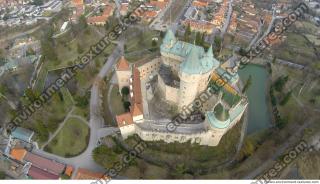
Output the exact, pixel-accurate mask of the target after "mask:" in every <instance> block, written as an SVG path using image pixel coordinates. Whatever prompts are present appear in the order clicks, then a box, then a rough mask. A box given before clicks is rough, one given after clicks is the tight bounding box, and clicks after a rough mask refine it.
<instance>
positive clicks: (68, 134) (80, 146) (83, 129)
mask: <svg viewBox="0 0 320 184" xmlns="http://www.w3.org/2000/svg"><path fill="white" fill-rule="evenodd" d="M89 134H90V132H89V127H88V126H87V125H86V124H85V123H84V122H80V120H78V119H75V118H70V119H68V121H67V122H66V124H65V125H64V127H63V128H62V129H61V131H60V132H59V133H58V135H57V136H56V137H55V138H54V139H53V140H52V141H51V142H50V143H49V145H48V146H47V147H45V150H47V151H49V152H51V153H53V154H56V155H60V156H63V157H72V156H76V155H79V154H80V153H82V152H83V151H84V150H85V149H86V147H87V143H88V141H89ZM66 148H67V149H66Z"/></svg>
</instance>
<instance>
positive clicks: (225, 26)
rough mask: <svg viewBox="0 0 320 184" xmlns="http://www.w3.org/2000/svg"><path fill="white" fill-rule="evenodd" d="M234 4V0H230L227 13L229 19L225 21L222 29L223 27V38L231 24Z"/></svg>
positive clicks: (221, 35)
mask: <svg viewBox="0 0 320 184" xmlns="http://www.w3.org/2000/svg"><path fill="white" fill-rule="evenodd" d="M232 4H233V0H230V1H229V8H228V15H227V20H226V21H225V23H224V25H223V27H222V29H221V34H220V37H221V38H223V36H224V34H225V33H226V32H227V29H228V27H229V24H230V20H231V17H232Z"/></svg>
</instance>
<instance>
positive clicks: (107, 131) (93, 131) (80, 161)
mask: <svg viewBox="0 0 320 184" xmlns="http://www.w3.org/2000/svg"><path fill="white" fill-rule="evenodd" d="M123 43H124V42H123V41H119V45H118V46H117V47H116V48H115V49H114V51H113V52H112V53H111V55H110V56H109V58H108V60H107V61H106V63H105V65H104V66H103V67H102V69H101V71H100V72H99V74H98V76H97V78H96V80H95V82H94V84H93V85H92V88H91V97H90V120H89V127H90V139H89V143H88V146H87V148H86V150H85V151H84V152H83V153H81V154H80V155H78V156H76V157H72V158H64V157H60V156H57V155H54V154H51V153H47V152H45V151H43V150H40V149H34V150H33V151H32V152H34V153H36V154H39V155H42V156H44V157H46V158H49V159H53V160H56V161H58V162H61V163H65V164H68V165H72V166H73V167H74V168H75V172H74V174H75V173H76V171H77V169H78V168H86V169H89V170H92V171H100V172H103V171H105V169H104V168H102V167H101V166H100V165H98V164H97V163H95V161H94V160H93V158H92V151H93V149H94V148H95V147H96V146H97V145H98V142H99V140H100V139H101V138H103V137H105V136H108V135H112V134H114V133H116V132H117V131H119V129H118V128H114V127H108V128H103V126H104V119H103V117H102V116H101V113H102V111H101V104H102V101H101V97H102V94H101V90H100V87H101V86H100V84H101V83H100V82H99V81H100V80H102V79H103V78H104V77H105V76H106V74H107V73H108V72H109V71H110V70H111V69H112V66H113V65H114V64H115V63H116V62H117V59H118V58H119V57H120V55H121V53H122V52H123ZM70 116H71V115H70Z"/></svg>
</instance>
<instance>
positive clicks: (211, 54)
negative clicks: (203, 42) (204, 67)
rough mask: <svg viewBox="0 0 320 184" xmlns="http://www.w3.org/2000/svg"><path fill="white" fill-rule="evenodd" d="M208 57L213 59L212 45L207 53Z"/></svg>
mask: <svg viewBox="0 0 320 184" xmlns="http://www.w3.org/2000/svg"><path fill="white" fill-rule="evenodd" d="M206 57H210V58H212V57H213V51H212V45H210V47H209V49H208V51H207V53H206Z"/></svg>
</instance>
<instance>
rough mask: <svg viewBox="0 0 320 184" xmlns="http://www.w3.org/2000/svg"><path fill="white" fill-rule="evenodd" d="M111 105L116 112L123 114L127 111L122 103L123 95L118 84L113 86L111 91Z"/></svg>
mask: <svg viewBox="0 0 320 184" xmlns="http://www.w3.org/2000/svg"><path fill="white" fill-rule="evenodd" d="M110 98H111V101H110V103H111V107H112V111H113V113H114V114H117V115H118V114H122V113H124V112H125V110H124V107H123V105H122V97H121V95H120V93H119V88H118V86H113V88H112V91H111V97H110Z"/></svg>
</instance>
